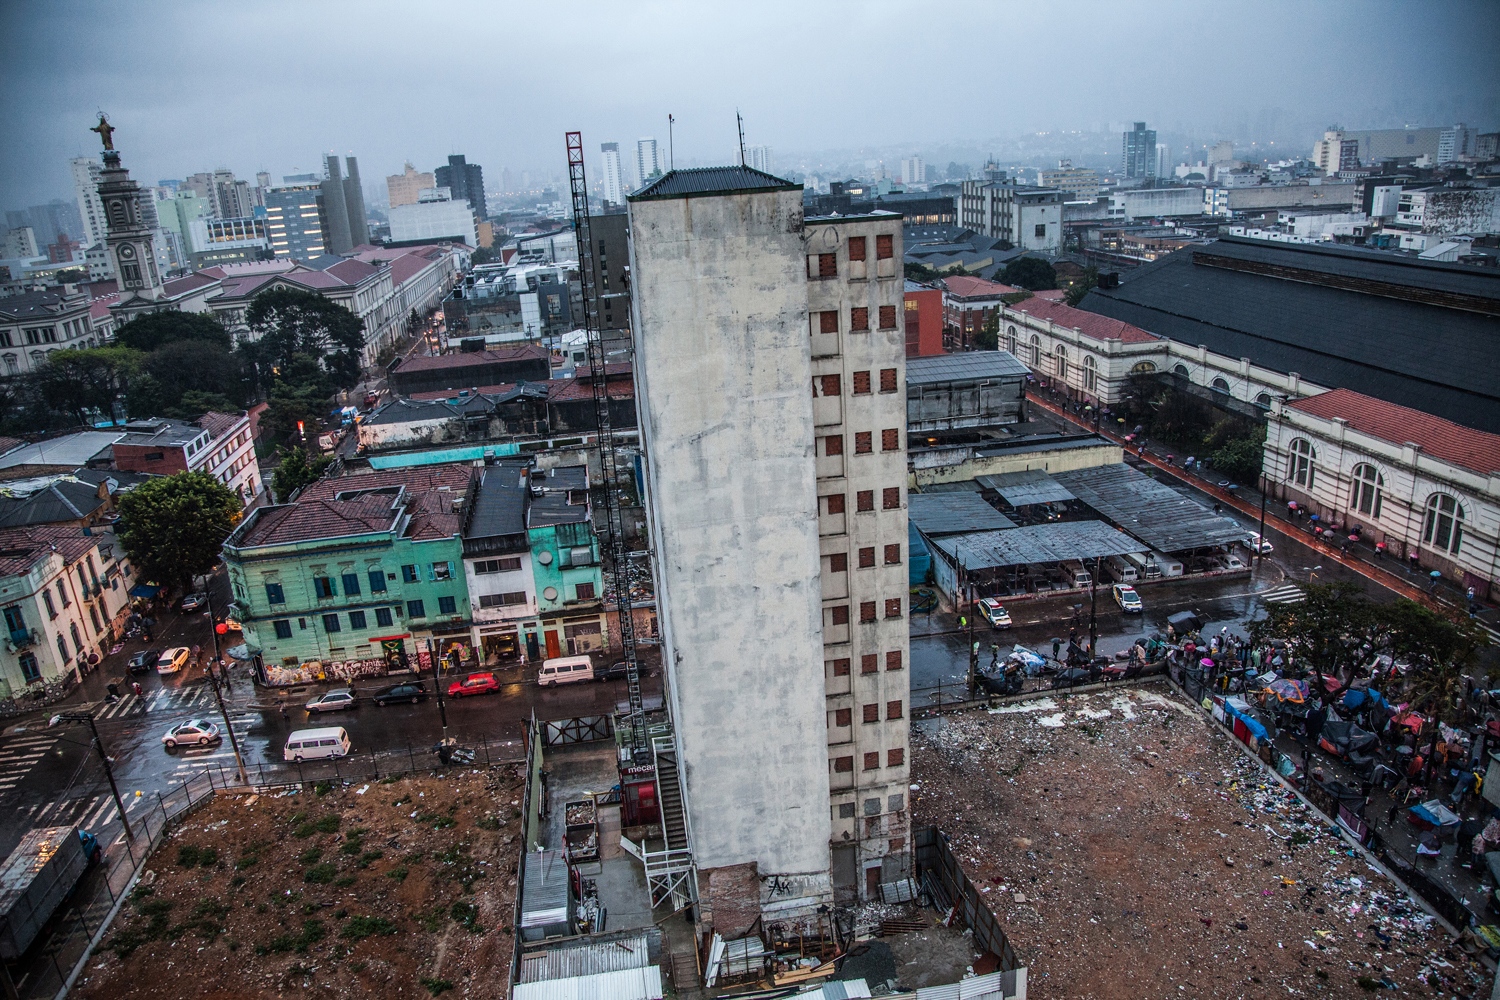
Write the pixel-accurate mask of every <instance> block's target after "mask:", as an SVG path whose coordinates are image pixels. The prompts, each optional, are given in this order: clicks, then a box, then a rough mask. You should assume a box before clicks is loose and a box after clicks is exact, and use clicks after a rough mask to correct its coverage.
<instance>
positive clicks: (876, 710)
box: [864, 705, 880, 722]
mask: <svg viewBox="0 0 1500 1000" xmlns="http://www.w3.org/2000/svg"><path fill="white" fill-rule="evenodd" d="M864 713H865V721H866V722H879V721H880V706H879V705H866V706H864Z"/></svg>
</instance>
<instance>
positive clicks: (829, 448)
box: [823, 434, 844, 455]
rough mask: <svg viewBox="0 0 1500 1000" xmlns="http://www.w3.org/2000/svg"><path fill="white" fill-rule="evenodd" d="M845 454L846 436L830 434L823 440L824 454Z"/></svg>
mask: <svg viewBox="0 0 1500 1000" xmlns="http://www.w3.org/2000/svg"><path fill="white" fill-rule="evenodd" d="M843 453H844V435H842V434H830V435H829V436H828V437H826V438H824V439H823V454H825V455H842V454H843Z"/></svg>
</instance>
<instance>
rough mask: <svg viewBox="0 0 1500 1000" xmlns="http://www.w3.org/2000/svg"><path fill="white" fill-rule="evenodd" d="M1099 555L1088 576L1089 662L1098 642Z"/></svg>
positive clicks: (1091, 660) (1095, 558)
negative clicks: (1092, 570) (1091, 572)
mask: <svg viewBox="0 0 1500 1000" xmlns="http://www.w3.org/2000/svg"><path fill="white" fill-rule="evenodd" d="M1098 594H1099V557H1098V556H1095V557H1094V572H1093V575H1092V576H1090V577H1089V662H1090V663H1092V662H1093V658H1094V656H1095V650H1094V647H1095V645H1096V644H1097V643H1098V642H1099V616H1098Z"/></svg>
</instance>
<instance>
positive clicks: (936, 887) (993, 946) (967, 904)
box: [915, 826, 1021, 1000]
mask: <svg viewBox="0 0 1500 1000" xmlns="http://www.w3.org/2000/svg"><path fill="white" fill-rule="evenodd" d="M915 841H916V847H917V878H918V880H919V881H920V882H921V885H922V888H923V889H925V890H926V891H927V892H929V893H931V894H932V901H933V903H934V904H935V905H936V906H937V908H938V909H939V910H945V911H946V910H948V909H950V908H954V907H956V908H957V913H958V917H959V919H961V920H962V921H963V922H964V924H965V925H967V926H968V928H969V929H970V930H972V931H973V932H974V943H975V944H976V945H978V946H979V947H981V948H983V949H985V950H987V951H989V952H992V953H993V954H994V955H995V957H996V958H998V959H999V960H1000V969H1001V971H1002V972H1012V971H1014V970H1015V969H1017V968H1019V967H1020V965H1021V963H1020V961H1019V960H1018V959H1017V958H1016V951H1015V949H1014V948H1012V947H1011V946H1010V939H1009V938H1007V937H1006V936H1005V931H1003V930H1002V929H1001V928H1000V922H999V921H998V920H996V919H995V914H994V913H993V912H991V911H990V908H989V907H988V906H985V905H984V900H982V899H981V898H980V896H979V890H977V889H976V888H975V887H974V883H972V882H970V881H969V877H968V876H967V875H965V874H964V872H963V869H962V868H960V867H959V864H958V859H957V858H955V857H954V856H953V852H952V851H950V850H949V849H948V842H947V840H945V839H944V837H943V834H942V831H941V830H939V829H938V828H937V827H935V826H928V827H922V828H920V829H918V830H917V831H916V836H915ZM945 1000H947V998H945ZM952 1000H957V998H952Z"/></svg>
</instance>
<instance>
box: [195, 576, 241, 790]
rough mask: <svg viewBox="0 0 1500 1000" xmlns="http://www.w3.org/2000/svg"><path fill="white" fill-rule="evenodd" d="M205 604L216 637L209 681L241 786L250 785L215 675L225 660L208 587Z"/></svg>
mask: <svg viewBox="0 0 1500 1000" xmlns="http://www.w3.org/2000/svg"><path fill="white" fill-rule="evenodd" d="M203 597H204V603H205V605H206V606H207V607H208V628H209V632H211V633H212V634H213V637H214V662H213V663H210V664H209V665H208V680H209V683H211V684H212V685H213V686H214V700H215V701H217V702H218V703H219V718H221V719H223V720H224V733H225V735H227V736H228V737H229V748H230V749H231V750H233V751H234V766H235V767H236V768H238V769H239V772H240V784H242V785H244V784H247V783H249V780H250V779H249V778H248V777H247V776H246V775H245V758H244V756H243V755H242V754H241V753H240V741H239V738H238V737H236V736H235V735H234V726H232V725H230V722H229V709H227V708H225V707H224V692H223V691H221V690H220V689H219V678H218V677H217V676H216V675H215V673H214V667H215V665H217V664H220V663H223V662H224V660H223V658H222V655H221V654H220V652H219V623H218V622H216V621H214V595H213V592H212V591H211V590H209V589H208V586H207V585H205V586H204V588H203Z"/></svg>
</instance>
